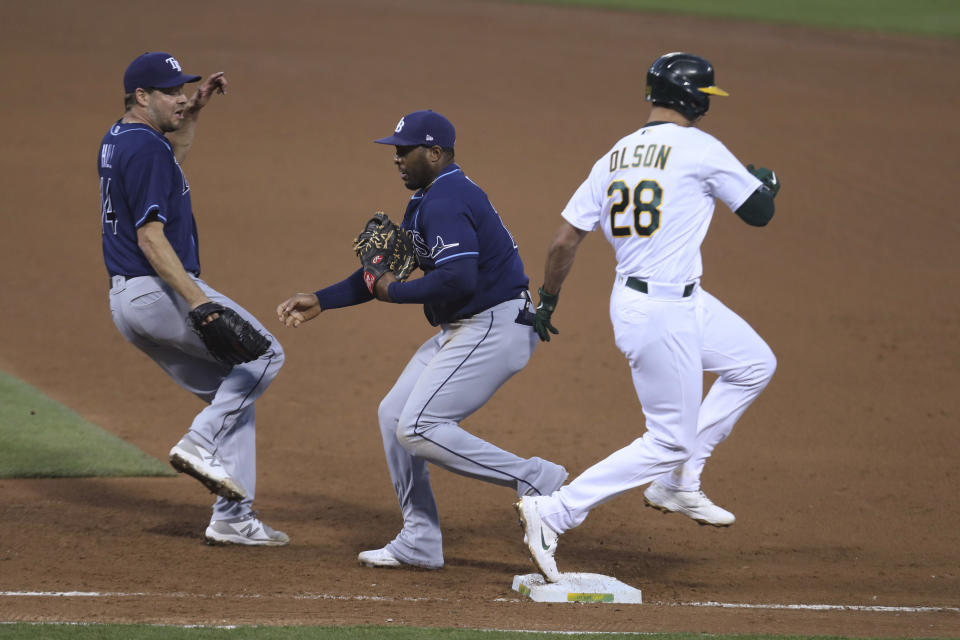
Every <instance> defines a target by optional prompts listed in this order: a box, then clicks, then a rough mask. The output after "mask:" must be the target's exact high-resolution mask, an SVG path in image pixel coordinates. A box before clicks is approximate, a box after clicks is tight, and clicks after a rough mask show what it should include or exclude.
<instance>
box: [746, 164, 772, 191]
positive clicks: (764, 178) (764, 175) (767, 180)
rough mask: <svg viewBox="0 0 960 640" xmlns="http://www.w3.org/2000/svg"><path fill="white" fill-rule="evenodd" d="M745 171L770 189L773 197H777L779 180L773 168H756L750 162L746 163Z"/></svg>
mask: <svg viewBox="0 0 960 640" xmlns="http://www.w3.org/2000/svg"><path fill="white" fill-rule="evenodd" d="M747 171H749V172H750V173H752V174H753V175H754V177H756V179H757V180H759V181H760V182H762V183H763V186H765V187H766V188H767V189H769V190H770V193H772V194H773V197H774V198H776V197H777V194H778V193H779V192H780V180H779V179H778V178H777V174H776V173H774V172H773V169H767V168H766V167H759V168H757V167H754V166H753V165H752V164H748V165H747Z"/></svg>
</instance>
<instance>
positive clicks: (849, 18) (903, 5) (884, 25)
mask: <svg viewBox="0 0 960 640" xmlns="http://www.w3.org/2000/svg"><path fill="white" fill-rule="evenodd" d="M513 1H514V2H526V3H539V4H555V5H577V6H584V7H596V8H611V9H630V10H637V11H658V12H664V13H680V14H691V15H699V16H707V17H720V18H735V19H738V20H757V21H763V22H787V23H794V24H805V25H812V26H817V27H827V28H841V29H860V30H867V31H887V32H900V33H910V34H917V35H927V36H941V37H948V38H960V1H958V0H765V1H764V2H761V1H759V0H684V1H683V2H677V1H676V0H513Z"/></svg>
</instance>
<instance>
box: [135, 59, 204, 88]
mask: <svg viewBox="0 0 960 640" xmlns="http://www.w3.org/2000/svg"><path fill="white" fill-rule="evenodd" d="M199 79H200V76H193V75H188V74H186V73H184V72H183V69H181V68H180V63H179V62H177V59H176V58H174V57H173V56H172V55H170V54H169V53H163V52H161V51H152V52H151V51H148V52H147V53H144V54H143V55H141V56H137V58H136V59H135V60H134V61H133V62H131V63H130V65H129V66H128V67H127V70H126V72H125V73H124V74H123V89H124V91H125V92H126V93H133V92H134V91H136V90H137V88H138V87H139V88H141V89H151V88H156V89H169V88H170V87H176V86H177V85H181V84H187V83H188V82H196V81H197V80H199Z"/></svg>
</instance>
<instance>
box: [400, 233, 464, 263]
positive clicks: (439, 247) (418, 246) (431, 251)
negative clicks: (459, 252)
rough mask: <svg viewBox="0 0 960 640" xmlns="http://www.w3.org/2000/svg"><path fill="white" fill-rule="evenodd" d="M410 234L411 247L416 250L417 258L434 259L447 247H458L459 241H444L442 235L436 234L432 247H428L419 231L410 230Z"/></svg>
mask: <svg viewBox="0 0 960 640" xmlns="http://www.w3.org/2000/svg"><path fill="white" fill-rule="evenodd" d="M410 235H411V236H412V237H413V249H414V251H416V252H417V257H418V258H428V259H430V260H436V259H437V257H439V256H440V254H441V253H443V252H444V251H446V250H447V249H453V248H455V247H459V246H460V243H459V242H450V243H448V242H445V241H444V239H443V236H439V235H438V236H437V239H436V240H435V241H434V243H433V247H429V246H428V245H427V243H426V241H425V240H424V239H423V236H422V235H420V232H419V231H416V230H410Z"/></svg>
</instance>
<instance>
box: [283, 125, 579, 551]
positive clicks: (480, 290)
mask: <svg viewBox="0 0 960 640" xmlns="http://www.w3.org/2000/svg"><path fill="white" fill-rule="evenodd" d="M455 137H456V136H455V131H454V128H453V125H452V124H451V123H450V121H449V120H447V119H446V118H445V117H443V116H442V115H440V114H439V113H436V112H434V111H429V110H427V111H416V112H413V113H410V114H407V115H405V116H404V117H403V118H402V119H401V120H400V122H399V123H398V124H397V126H396V129H395V131H394V134H393V135H391V136H389V137H386V138H382V139H380V140H376V142H378V143H380V144H386V145H393V146H395V148H396V152H395V155H394V163H395V164H396V166H397V168H398V169H399V170H400V178H401V180H402V181H403V183H404V185H405V186H406V187H407V188H408V189H410V190H411V191H413V192H414V194H413V196H412V197H411V198H410V201H409V203H408V204H407V208H406V212H405V213H404V216H403V221H402V223H401V226H402V228H404V229H407V230H408V231H409V232H410V233H411V234H412V235H413V241H414V245H415V249H416V254H417V262H418V265H419V267H420V268H421V269H422V270H423V271H424V276H423V277H422V278H417V279H414V280H410V281H407V282H400V281H397V280H396V278H395V277H394V276H393V274H392V273H387V274H386V275H384V276H382V277H380V278H379V279H378V280H377V281H376V284H375V286H374V287H373V290H372V291H371V290H369V289H368V285H367V284H365V283H364V279H363V269H359V270H357V271H356V272H354V273H353V274H351V275H350V276H349V277H347V278H346V279H345V280H343V281H342V282H339V283H337V284H334V285H332V286H329V287H326V288H325V289H321V290H320V291H317V292H316V293H310V294H302V293H301V294H297V295H295V296H293V297H291V298H290V299H288V300H287V301H285V302H283V303H282V304H280V305H279V307H278V308H277V313H278V315H279V317H280V320H281V321H282V322H284V323H285V324H286V325H287V326H292V327H296V326H298V325H299V324H300V323H302V322H304V321H306V320H309V319H312V318H314V317H316V316H317V315H318V314H319V313H320V312H321V311H325V310H329V309H336V308H338V307H345V306H348V305H354V304H359V303H362V302H367V301H369V300H372V299H373V298H374V297H376V298H377V299H378V300H382V301H384V302H394V303H400V304H403V303H419V304H423V310H424V313H425V315H426V317H427V320H428V321H429V322H430V324H431V325H433V326H436V327H439V328H440V331H439V332H438V333H437V334H436V335H434V336H433V337H431V338H430V339H429V340H427V341H426V342H425V343H424V344H423V345H422V346H421V347H420V348H419V349H418V350H417V352H416V353H415V354H414V355H413V358H411V360H410V362H409V363H408V364H407V366H406V368H405V369H404V370H403V373H401V374H400V378H399V379H398V380H397V381H396V383H395V384H394V386H393V388H392V389H391V390H390V392H389V393H388V394H387V395H386V397H385V398H384V399H383V401H382V402H381V403H380V409H379V414H378V415H379V421H380V430H381V434H382V437H383V447H384V452H385V453H386V458H387V465H388V467H389V470H390V478H391V479H392V481H393V486H394V489H395V490H396V493H397V498H398V499H399V501H400V509H401V512H402V514H403V528H402V529H401V530H400V533H399V534H398V535H397V536H396V538H394V539H393V541H391V542H390V543H389V544H387V545H386V546H385V547H383V548H381V549H375V550H371V551H363V552H362V553H360V555H359V557H358V559H359V561H360V562H361V563H362V564H364V565H366V566H371V567H397V566H402V565H412V566H416V567H422V568H429V569H437V568H440V567H441V566H443V546H442V540H441V534H440V521H439V516H438V513H437V505H436V502H435V501H434V497H433V490H432V489H431V486H430V475H429V471H428V468H427V463H428V462H432V463H434V464H436V465H437V466H440V467H443V468H444V469H447V470H449V471H453V472H454V473H458V474H460V475H464V476H468V477H471V478H476V479H478V480H483V481H485V482H490V483H493V484H498V485H503V486H505V487H510V488H512V489H514V490H515V491H516V492H517V494H518V495H519V496H525V495H548V494H550V493H552V492H553V491H554V490H556V489H557V488H559V487H560V486H561V485H562V484H563V482H564V481H565V479H566V477H567V472H566V470H565V469H564V468H563V467H562V466H560V465H557V464H554V463H552V462H548V461H547V460H543V459H541V458H536V457H533V458H521V457H519V456H517V455H514V454H513V453H510V452H508V451H504V450H503V449H500V448H498V447H496V446H494V445H493V444H490V443H489V442H485V441H484V440H482V439H480V438H478V437H476V436H474V435H472V434H470V433H468V432H466V431H465V430H463V429H462V428H461V427H460V425H459V423H460V422H461V421H462V420H464V419H465V418H466V417H467V416H469V415H470V414H472V413H473V412H474V411H476V410H477V409H479V408H480V407H482V406H483V405H484V404H485V403H486V402H487V400H489V399H490V397H491V396H492V395H493V394H494V392H495V391H496V390H497V389H498V388H499V387H500V385H502V384H503V383H504V382H506V381H507V379H508V378H510V376H512V375H513V374H515V373H516V372H518V371H520V370H521V369H523V367H524V366H525V365H526V364H527V361H528V360H529V359H530V356H531V354H532V353H533V350H534V348H535V346H536V344H537V341H538V340H537V335H536V333H534V331H533V329H532V326H531V325H532V315H533V314H532V312H531V310H530V308H529V307H530V297H529V293H528V291H527V287H528V284H529V280H528V278H527V276H526V275H525V274H524V268H523V262H522V261H521V260H520V254H519V253H518V252H517V245H516V243H515V242H514V240H513V237H512V236H511V235H510V232H509V231H507V228H506V227H505V226H504V224H503V221H502V220H501V219H500V216H499V214H498V213H497V211H496V209H494V208H493V206H492V205H491V204H490V200H489V199H488V198H487V195H486V194H485V193H484V192H483V190H482V189H481V188H480V187H478V186H477V185H476V184H474V183H473V182H472V181H471V180H470V179H469V178H468V177H467V176H466V175H465V174H464V172H463V170H462V169H461V168H460V167H459V166H458V165H457V164H456V163H455V162H454V142H455Z"/></svg>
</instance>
